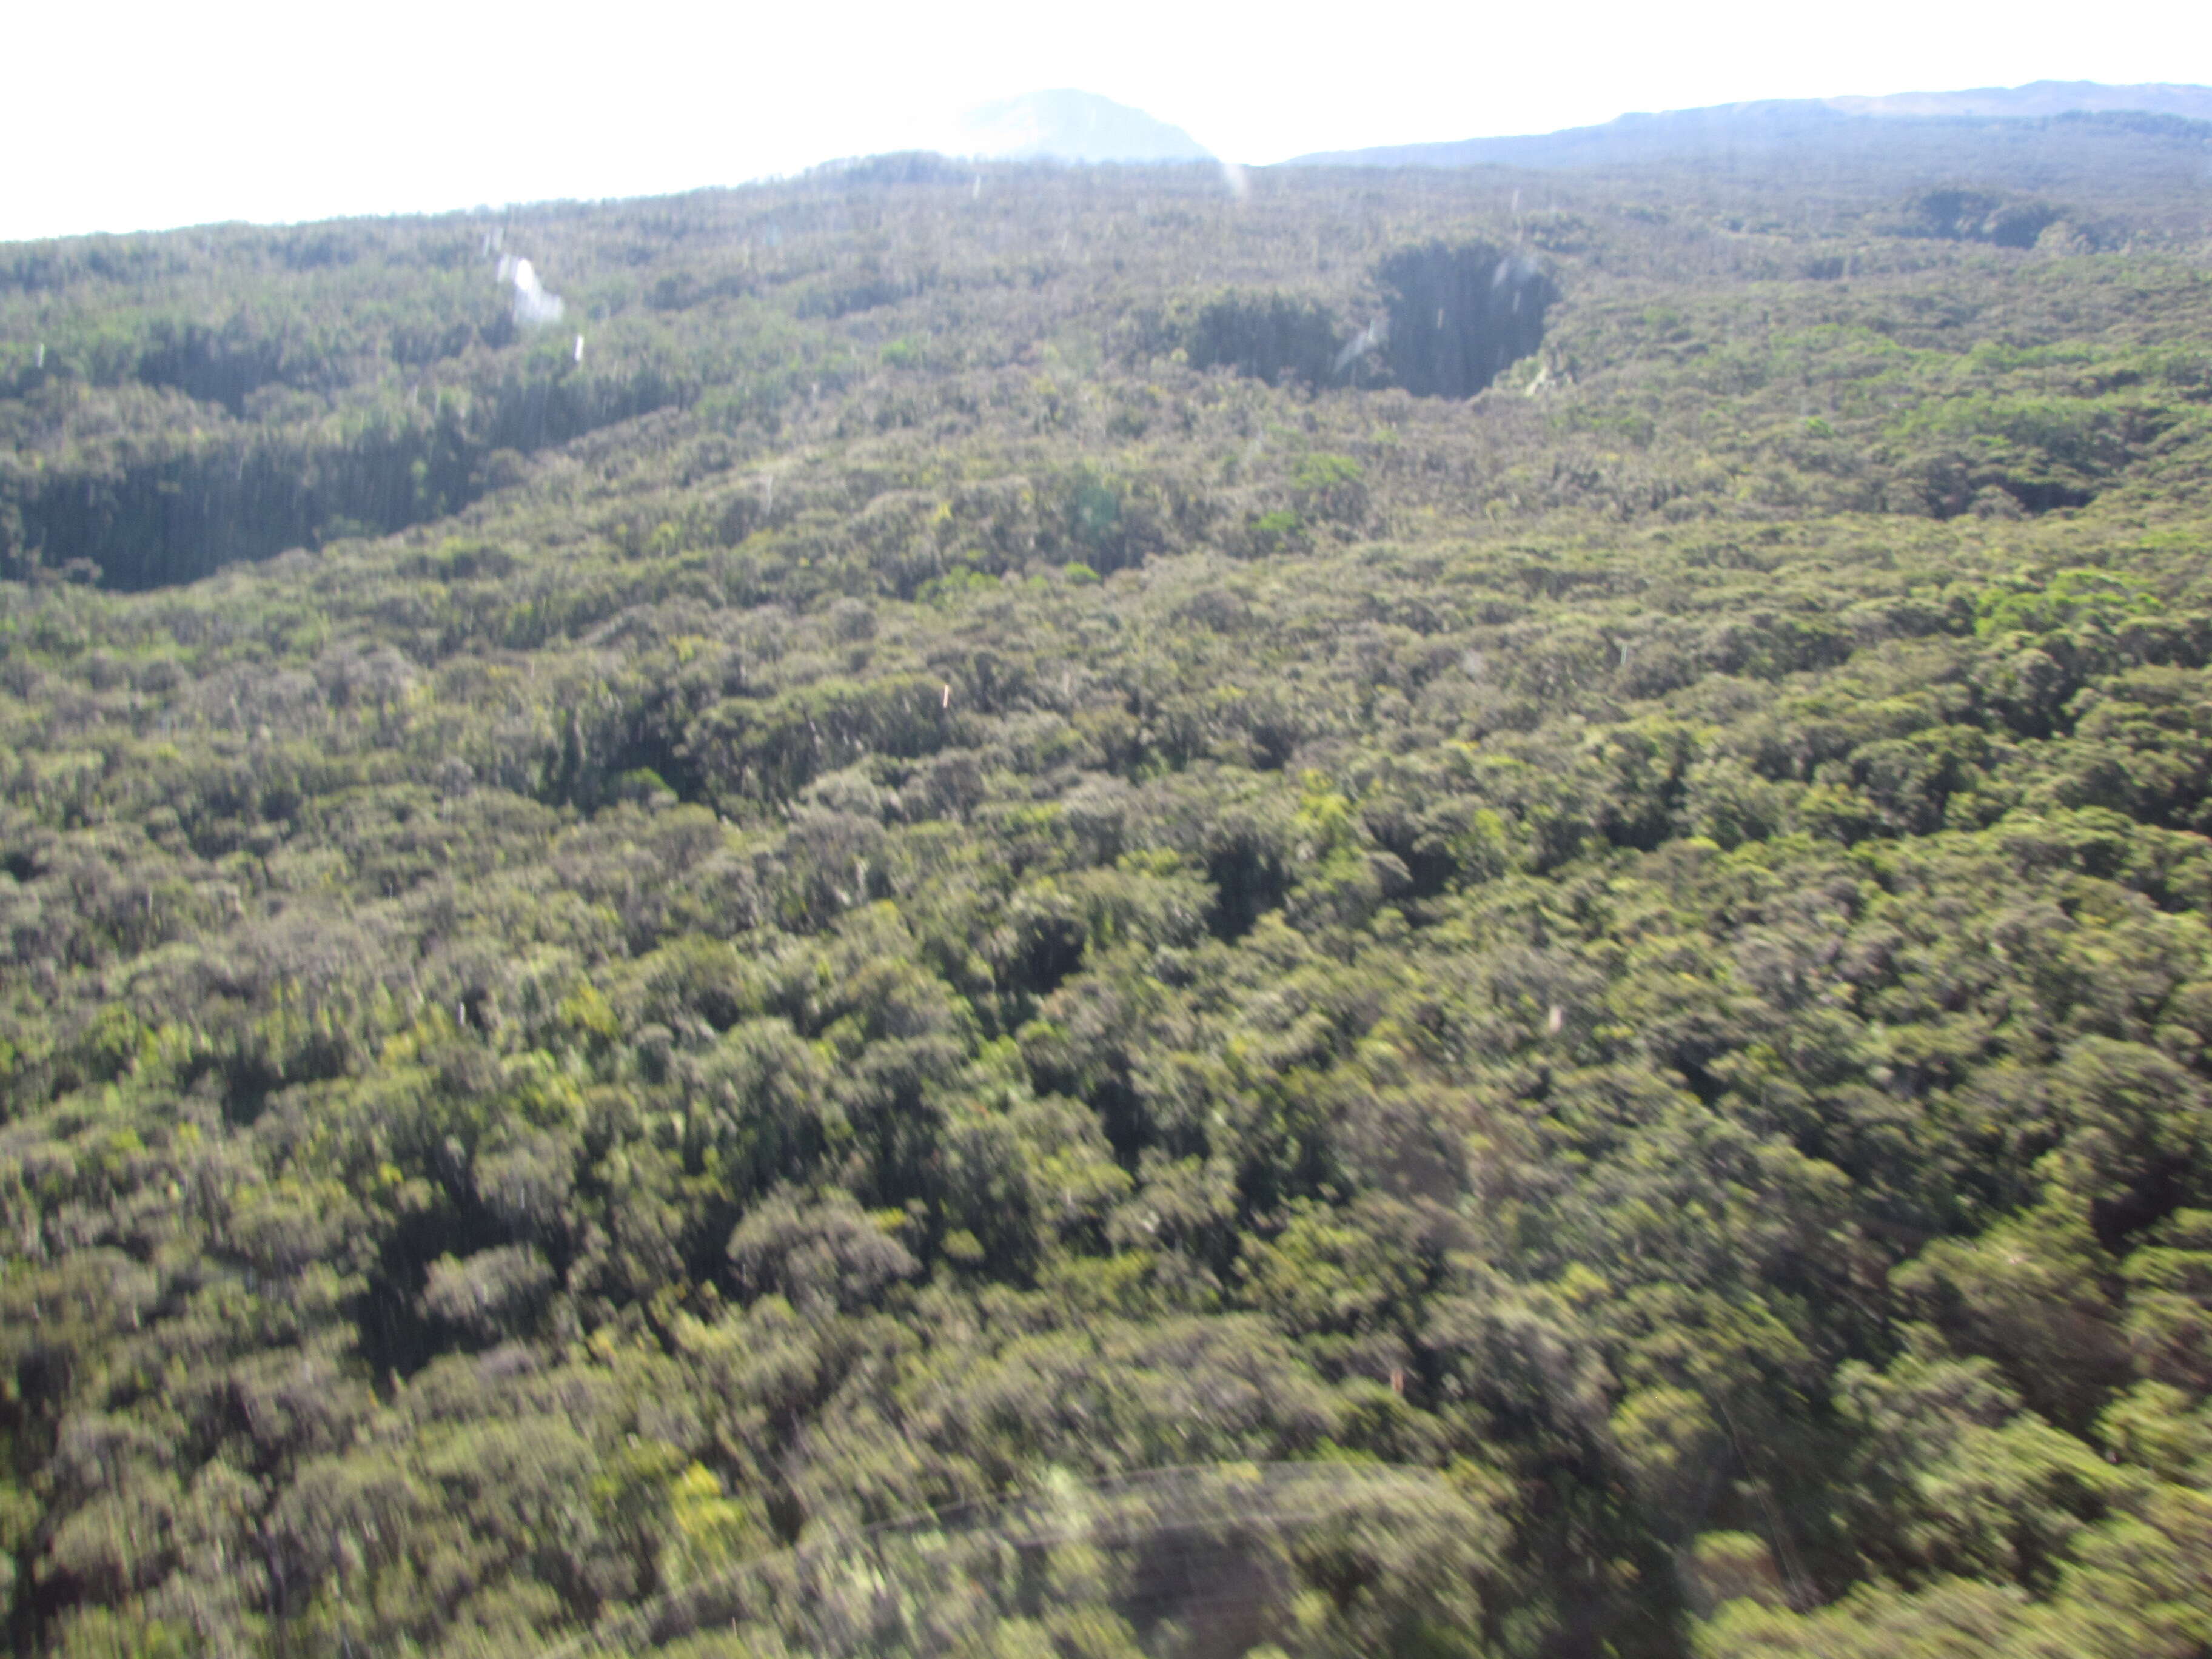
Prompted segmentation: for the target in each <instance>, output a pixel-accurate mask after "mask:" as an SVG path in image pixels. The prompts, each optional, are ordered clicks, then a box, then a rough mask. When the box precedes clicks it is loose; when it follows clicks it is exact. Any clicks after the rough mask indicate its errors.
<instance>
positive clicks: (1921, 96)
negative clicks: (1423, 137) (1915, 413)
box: [1285, 81, 2212, 167]
mask: <svg viewBox="0 0 2212 1659" xmlns="http://www.w3.org/2000/svg"><path fill="white" fill-rule="evenodd" d="M2127 113H2140V114H2143V115H2148V116H2152V117H2164V118H2167V119H2168V120H2173V119H2175V118H2179V121H2188V122H2205V123H2212V87H2197V86H2178V85H2166V84H2151V85H2142V86H2128V87H2111V86H2103V85H2100V84H2099V83H2097V82H2090V81H2038V82H2032V83H2030V84H2029V85H2027V86H2022V87H1985V88H1975V89H1972V90H1968V91H1962V92H1906V93H1896V94H1889V95H1887V96H1883V97H1871V98H1869V97H1842V98H1795V99H1765V100H1757V101H1754V102H1749V103H1741V104H1713V105H1708V106H1705V107H1702V108H1698V109H1685V110H1668V111H1664V112H1659V113H1656V114H1654V113H1637V114H1630V115H1623V116H1620V118H1617V119H1615V120H1612V121H1607V122H1605V123H1604V124H1602V125H1598V126H1588V127H1569V128H1565V129H1564V130H1562V131H1558V132H1547V133H1529V134H1524V135H1516V136H1513V137H1496V138H1466V139H1460V140H1456V141H1447V142H1444V143H1425V144H1389V145H1381V146H1376V147H1374V148H1371V149H1354V150H1333V151H1323V152H1319V153H1316V154H1314V155H1300V156H1296V157H1294V158H1292V160H1291V161H1289V162H1286V163H1285V165H1286V166H1291V167H1477V166H1485V165H1488V166H1506V167H1608V166H1624V165H1633V164H1636V163H1638V162H1647V161H1675V160H1686V159H1692V158H1696V157H1701V156H1710V155H1716V154H1723V153H1725V154H1729V155H1735V154H1741V153H1745V152H1751V153H1754V154H1755V153H1759V152H1765V151H1778V150H1786V149H1806V148H1813V147H1819V148H1824V149H1825V148H1831V147H1834V146H1838V145H1841V146H1844V147H1847V148H1856V147H1862V146H1877V147H1878V146H1882V145H1884V144H1886V143H1888V142H1889V141H1891V140H1893V138H1895V137H1898V136H1899V134H1900V132H1901V131H1908V130H1911V129H1916V128H1917V129H1923V130H1924V129H1932V128H1936V127H1942V126H1955V125H1960V124H1962V123H1965V124H1976V125H1981V124H1990V123H2002V124H2006V125H2021V126H2024V125H2027V124H2029V123H2035V122H2045V121H2049V120H2050V119H2051V118H2054V117H2066V116H2072V115H2081V116H2085V117H2091V118H2099V117H2101V118H2114V117H2118V116H2121V115H2124V114H2127ZM2204 136H2206V137H2212V125H2208V126H2207V128H2206V131H2205V135H2204Z"/></svg>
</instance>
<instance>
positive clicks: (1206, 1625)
mask: <svg viewBox="0 0 2212 1659" xmlns="http://www.w3.org/2000/svg"><path fill="white" fill-rule="evenodd" d="M1838 119H1842V118H1841V117H1838ZM1883 130H1884V131H1892V130H1894V131H1900V132H1905V133H1908V134H1910V135H1912V136H1911V137H1910V143H1909V145H1908V147H1907V149H1904V150H1899V151H1894V152H1887V153H1885V155H1884V156H1878V157H1875V158H1873V159H1870V160H1869V159H1868V158H1867V157H1866V156H1865V155H1861V154H1860V153H1859V152H1857V151H1855V150H1851V149H1849V148H1848V147H1846V148H1845V149H1842V150H1834V151H1828V152H1822V156H1823V157H1824V158H1825V159H1817V164H1815V162H1814V161H1807V162H1805V163H1804V165H1802V166H1800V165H1798V163H1797V162H1796V161H1793V160H1791V159H1790V155H1779V156H1777V157H1771V158H1769V160H1768V161H1765V162H1762V163H1760V164H1759V166H1753V165H1751V164H1749V163H1745V164H1743V165H1741V166H1738V167H1735V168H1734V169H1732V170H1722V169H1715V168H1712V167H1685V168H1682V169H1681V170H1680V171H1668V169H1666V168H1665V167H1659V166H1656V165H1644V166H1640V167H1638V169H1637V170H1635V171H1634V172H1633V173H1632V175H1629V174H1623V175H1620V176H1617V177H1610V178H1601V177H1598V176H1596V175H1595V174H1591V173H1571V172H1570V173H1561V172H1557V171H1553V172H1543V173H1540V172H1534V171H1521V172H1514V171H1509V170H1504V169H1500V168H1474V169H1467V170H1460V171H1444V170H1439V169H1432V168H1431V169H1423V168H1409V169H1406V170H1402V171H1384V170H1372V169H1358V170H1355V169H1331V168H1296V169H1281V170H1275V171H1272V172H1267V173H1260V174H1257V175H1255V176H1254V177H1253V178H1252V179H1251V180H1250V183H1249V191H1248V192H1247V193H1246V194H1244V195H1243V196H1242V197H1232V196H1231V194H1229V193H1228V192H1227V191H1226V190H1225V188H1224V185H1223V182H1222V179H1221V178H1220V176H1219V174H1218V171H1217V170H1216V169H1214V168H1212V167H1210V166H1205V165H1192V166H1187V167H1171V166H1170V167H1150V168H1145V167H1123V168H1102V169H1095V170H1085V169H1078V168H1066V167H1037V168H1023V167H1006V166H986V167H982V168H981V172H980V174H979V172H978V169H977V168H976V167H974V166H970V165H964V164H963V165H961V166H958V167H954V166H951V165H950V164H948V163H945V162H944V161H940V160H939V159H937V158H934V157H930V156H904V157H886V158H877V159H875V160H872V161H867V162H864V163H858V164H852V165H848V166H844V167H840V168H837V169H835V170H829V171H824V172H823V173H818V174H817V175H814V176H811V177H809V178H805V179H798V180H793V181H790V182H787V183H783V184H778V185H763V186H759V187H755V188H750V189H746V190H741V191H718V192H706V193H702V194H698V195H695V196H690V197H677V198H670V199H666V200H658V201H648V202H633V203H617V204H601V205H596V206H576V205H551V206H544V207H538V208H532V209H526V210H514V211H512V212H508V213H504V214H501V215H499V216H496V217H488V216H478V217H470V216H455V217H450V218H444V219H424V220H394V221H381V222H366V221H364V222H343V223H331V224H325V225H315V226H306V227H301V228H291V229H284V230H269V229H256V228H242V227H235V226H229V227H214V228H204V229H197V230H192V231H183V232H177V233H174V234H163V235H148V236H137V237H129V238H96V239H86V240H76V241H66V242H55V243H44V244H26V245H18V246H9V247H6V248H0V422H4V432H5V438H6V447H5V450H4V452H0V558H4V560H5V569H6V575H7V578H8V580H7V581H6V582H5V583H4V585H0V779H4V793H0V925H4V927H5V929H6V939H7V945H6V951H7V955H6V957H5V962H6V971H5V972H4V974H0V1606H3V1607H5V1609H6V1621H7V1629H8V1632H9V1639H10V1641H11V1642H12V1644H13V1646H14V1649H15V1651H16V1652H17V1653H19V1654H22V1655H33V1654H37V1655H46V1654H52V1655H57V1656H70V1659H93V1656H100V1659H107V1656H123V1655H128V1656H135V1659H155V1656H160V1659H173V1656H208V1659H216V1656H222V1659H246V1656H255V1659H258V1656H264V1655H265V1656H270V1659H277V1656H283V1659H300V1656H316V1659H324V1656H328V1659H356V1656H363V1655H370V1654H374V1655H378V1656H387V1655H390V1656H399V1655H426V1656H427V1655H441V1656H443V1655H453V1656H459V1655H471V1656H493V1655H500V1656H518V1659H519V1656H528V1655H535V1654H538V1653H541V1652H544V1651H548V1650H556V1649H558V1650H561V1651H564V1652H575V1651H581V1650H583V1649H580V1648H578V1647H574V1646H568V1647H563V1646H562V1644H570V1643H574V1642H575V1641H577V1640H579V1639H580V1638H586V1639H588V1641H589V1642H591V1643H595V1644H596V1647H595V1648H594V1649H593V1650H597V1651H626V1652H643V1651H647V1650H654V1651H666V1652H669V1653H681V1654H683V1655H685V1656H689V1659H725V1656H726V1659H737V1656H740V1655H748V1656H750V1655H761V1656H770V1655H775V1654H779V1653H782V1652H787V1651H788V1652H810V1653H829V1652H840V1653H843V1652H851V1653H855V1654H857V1653H859V1652H862V1651H870V1652H912V1653H915V1654H923V1653H928V1654H940V1653H947V1652H951V1651H955V1650H957V1651H963V1652H968V1651H974V1652H983V1651H986V1650H988V1651H991V1652H994V1653H1001V1654H1006V1655H1014V1654H1037V1655H1043V1654H1047V1653H1050V1654H1054V1655H1057V1656H1065V1659H1077V1656H1086V1659H1108V1656H1126V1655H1133V1654H1137V1653H1144V1654H1148V1655H1158V1656H1170V1655H1175V1656H1188V1659H1206V1656H1212V1655H1216V1654H1219V1655H1224V1656H1228V1655H1234V1654H1238V1653H1243V1652H1246V1651H1279V1652H1280V1653H1282V1654H1286V1655H1298V1656H1304V1655H1316V1656H1319V1655H1337V1654H1342V1655H1346V1656H1349V1655H1352V1654H1373V1653H1378V1652H1390V1653H1400V1654H1408V1655H1413V1654H1419V1655H1425V1656H1440V1655H1485V1656H1498V1659H1508V1656H1513V1659H1539V1656H1545V1659H1549V1656H1561V1659H1564V1656H1582V1655H1593V1656H1594V1655H1597V1654H1601V1653H1610V1654H1615V1655H1634V1656H1651V1659H1662V1656H1679V1655H1687V1654H1692V1653H1694V1654H1697V1655H1700V1656H1705V1659H1754V1656H1756V1659H1781V1656H1814V1655H1818V1656H1838V1655H1851V1656H1857V1655H1867V1656H1874V1655H1877V1654H1878V1655H1881V1656H1882V1659H1905V1656H1913V1655H1923V1654H1927V1655H1934V1654H1946V1655H1952V1654H1960V1653H1968V1652H1991V1653H1998V1652H2002V1653H2008V1654H2021V1653H2049V1654H2058V1653H2064V1654H2069V1655H2091V1656H2109V1659H2141V1656H2149V1655H2158V1656H2172V1659H2186V1656H2191V1655H2197V1654H2201V1653H2202V1652H2203V1651H2204V1650H2205V1644H2206V1643H2207V1642H2208V1640H2212V1571H2208V1567H2209V1566H2212V1417H2208V1415H2207V1413H2206V1412H2205V1409H2204V1406H2203V1401H2204V1400H2205V1397H2206V1395H2207V1394H2208V1392H2212V1139H2208V1138H2212V1047H2208V1045H2212V842H2208V840H2207V838H2206V835H2207V831H2208V830H2212V672H2208V665H2212V270H2208V254H2207V248H2206V245H2205V244H2204V242H2203V234H2204V218H2203V212H2204V187H2203V166H2202V155H2203V138H2202V136H2201V133H2200V132H2199V131H2198V130H2197V129H2196V128H2194V127H2190V126H2187V125H2185V124H2179V125H2157V124H2155V123H2154V124H2152V125H2148V126H2146V125H2143V124H2142V123H2141V122H2140V121H2134V120H2106V119H2104V118H2090V119H2083V120H2079V121H2053V122H2051V123H2048V124H2046V125H2042V126H2038V127H2035V128H2034V129H2033V148H2034V153H2035V155H2036V156H2039V157H2041V158H2043V159H2042V160H2039V161H2036V162H2035V165H2034V167H2033V168H2030V169H2027V170H2025V171H2024V170H2023V169H2022V167H2020V166H2016V165H2015V163H2016V162H2018V161H2020V158H2021V155H2023V154H2024V153H2025V152H2023V151H2022V150H2021V149H2020V148H2019V146H2018V145H2017V144H2015V142H2014V139H2013V138H2012V137H2002V141H2001V142H2000V141H1999V140H1990V141H1989V142H1988V143H1984V142H1983V140H1982V139H1981V138H1980V137H1977V136H1976V133H1977V132H1978V131H1979V130H1978V129H1977V130H1975V131H1967V130H1966V129H1964V128H1960V129H1956V130H1954V129H1953V128H1941V129H1938V128H1936V127H1924V128H1923V127H1922V126H1920V125H1915V124H1912V123H1908V122H1899V123H1895V124H1893V125H1885V127H1884V129H1883ZM1954 140H1955V143H1954ZM2022 142H2026V141H2022ZM1915 147H1917V148H1915ZM1929 147H1933V148H1932V149H1931V148H1929ZM2192 147H2193V148H2192ZM1939 152H1940V154H1942V155H1943V156H1944V157H1946V158H1947V161H1946V165H1945V166H1944V167H1942V168H1941V169H1940V170H1939V172H1938V173H1936V176H1932V177H1931V176H1929V175H1927V174H1926V173H1917V172H1916V170H1917V169H1918V168H1919V167H1920V163H1919V161H1916V160H1914V159H1913V158H1914V157H1917V156H1924V155H1929V154H1936V153H1939ZM2191 157H2194V158H2195V160H2194V161H2189V158H2191ZM1524 159H1525V158H1524ZM2185 161H2189V165H2184V163H2185ZM2192 166H2193V167H2194V169H2195V170H2194V171H2193V172H2192V171H2191V167H2192ZM523 260H526V261H527V262H528V266H527V269H525V268H524V267H522V266H521V265H520V264H518V263H517V262H518V261H523ZM556 297H557V300H558V302H559V303H558V307H557V313H558V314H557V317H556V316H555V312H556V306H555V303H554V302H555V300H556ZM1218 1462H1226V1463H1231V1464H1241V1463H1244V1462H1250V1463H1254V1464H1262V1465H1288V1466H1290V1467H1289V1469H1288V1471H1287V1472H1286V1471H1285V1470H1281V1469H1278V1470H1275V1471H1274V1472H1273V1474H1268V1475H1266V1476H1265V1477H1262V1476H1261V1474H1257V1473H1254V1474H1249V1475H1246V1474H1238V1473H1237V1472H1236V1471H1234V1470H1231V1471H1229V1472H1227V1473H1225V1474H1222V1475H1220V1476H1219V1477H1218V1478H1219V1480H1220V1481H1222V1482H1224V1483H1225V1484H1224V1485H1222V1486H1219V1488H1218V1489H1217V1488H1216V1487H1214V1486H1206V1485H1204V1484H1203V1483H1202V1481H1201V1478H1200V1476H1198V1475H1188V1474H1184V1475H1170V1474H1146V1472H1154V1471H1161V1470H1172V1469H1182V1468H1188V1466H1192V1465H1206V1464H1212V1463H1218ZM1316 1468H1318V1470H1319V1478H1320V1479H1321V1480H1322V1484H1323V1486H1325V1487H1326V1488H1327V1490H1328V1491H1329V1492H1333V1493H1334V1494H1335V1496H1334V1497H1333V1498H1330V1500H1329V1502H1328V1504H1322V1505H1320V1506H1319V1507H1316V1504H1317V1503H1318V1500H1315V1499H1313V1498H1311V1492H1312V1491H1313V1490H1314V1488H1313V1486H1312V1485H1311V1484H1310V1480H1309V1477H1312V1476H1314V1474H1315V1471H1316ZM1333 1468H1334V1469H1341V1470H1344V1471H1346V1473H1345V1474H1343V1476H1342V1478H1341V1480H1337V1479H1334V1477H1333V1476H1332V1475H1331V1471H1332V1469H1333ZM1354 1471H1364V1473H1365V1474H1367V1475H1370V1476H1379V1475H1386V1474H1387V1476H1388V1479H1387V1480H1381V1479H1378V1480H1370V1481H1367V1482H1364V1483H1363V1482H1362V1481H1360V1480H1354V1479H1353V1472H1354ZM1133 1474H1146V1480H1151V1481H1153V1482H1155V1483H1175V1482H1180V1483H1182V1484H1166V1485H1162V1484H1155V1485H1137V1486H1131V1485H1128V1484H1127V1483H1124V1484H1122V1485H1119V1486H1117V1485H1114V1484H1113V1483H1114V1482H1115V1480H1117V1479H1118V1478H1119V1477H1122V1476H1127V1475H1133ZM1212 1479H1213V1477H1211V1476H1208V1477H1205V1480H1212ZM1302 1480H1304V1481H1307V1482H1308V1484H1305V1485H1301V1484H1299V1483H1300V1482H1301V1481H1302ZM1102 1481H1103V1482H1106V1483H1108V1484H1107V1485H1105V1486H1096V1485H1095V1484H1092V1483H1097V1482H1102ZM1240 1483H1241V1484H1240ZM1085 1492H1093V1493H1106V1494H1109V1496H1093V1497H1090V1498H1085V1496H1083V1494H1084V1493H1085ZM1132 1493H1133V1494H1135V1496H1131V1495H1130V1494H1132ZM1255 1493H1257V1494H1273V1496H1271V1497H1268V1498H1267V1501H1266V1502H1261V1501H1260V1499H1259V1498H1255V1497H1254V1496H1253V1494H1255ZM1240 1494H1243V1495H1242V1496H1240ZM1300 1494H1304V1496H1300ZM1008 1498H1012V1499H1015V1500H1018V1501H1017V1502H1016V1503H1015V1504H1014V1506H1013V1507H1012V1508H1010V1509H1007V1510H977V1509H975V1508H972V1507H970V1508H968V1509H965V1510H963V1508H962V1506H963V1505H966V1506H974V1505H977V1504H988V1503H990V1502H994V1501H997V1500H1001V1499H1008ZM1139 1511H1141V1513H1139ZM917 1514H933V1515H939V1516H951V1515H955V1514H959V1515H964V1516H969V1517H970V1519H969V1520H966V1521H963V1522H959V1523H958V1525H957V1526H956V1525H955V1523H954V1522H952V1521H951V1520H947V1521H945V1522H944V1523H943V1524H944V1530H942V1531H935V1530H931V1529H930V1528H929V1527H927V1526H925V1527H923V1528H922V1529H921V1531H920V1532H916V1531H915V1530H914V1528H913V1527H912V1526H911V1525H909V1526H908V1527H907V1528H905V1529H903V1530H901V1529H898V1528H894V1529H893V1530H891V1531H890V1532H878V1533H876V1534H866V1533H865V1532H864V1529H865V1528H868V1527H871V1526H874V1525H878V1523H884V1522H892V1521H895V1520H896V1519H898V1518H900V1517H908V1516H915V1515H917ZM977 1515H997V1516H1000V1517H1001V1518H1000V1521H998V1522H992V1523H990V1524H988V1525H985V1524H981V1523H978V1522H975V1521H974V1520H973V1519H972V1517H974V1516H977ZM1148 1516H1149V1517H1150V1518H1146V1517H1148ZM1285 1517H1289V1518H1287V1519H1286V1518H1285ZM854 1540H859V1541H860V1542H855V1543H853V1544H852V1545H851V1553H850V1554H849V1555H843V1554H837V1553H836V1551H837V1550H839V1549H841V1548H843V1547H844V1546H842V1545H840V1544H839V1542H838V1541H854ZM793 1546H795V1547H797V1550H796V1553H781V1554H779V1553H777V1552H779V1551H781V1550H784V1549H786V1547H793ZM810 1552H812V1553H810ZM824 1552H829V1553H826V1554H825V1553H824ZM754 1560H758V1561H760V1562H762V1563H763V1565H761V1566H759V1567H758V1568H757V1569H756V1570H755V1572H754V1575H753V1576H752V1577H744V1575H742V1574H741V1575H739V1578H742V1579H743V1582H744V1583H745V1584H748V1585H751V1586H752V1587H753V1588H750V1589H738V1588H732V1586H733V1585H736V1584H738V1582H739V1578H732V1577H731V1570H732V1567H733V1566H736V1565H739V1564H743V1563H745V1562H748V1561H754ZM824 1561H829V1562H831V1563H832V1565H830V1566H826V1567H825V1566H823V1565H822V1564H823V1562H824ZM594 1632H596V1634H592V1633H594Z"/></svg>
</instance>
